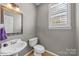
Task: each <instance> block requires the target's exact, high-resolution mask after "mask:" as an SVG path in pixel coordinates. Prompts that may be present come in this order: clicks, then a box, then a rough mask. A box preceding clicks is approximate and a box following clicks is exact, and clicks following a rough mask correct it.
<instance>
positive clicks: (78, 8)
mask: <svg viewBox="0 0 79 59" xmlns="http://www.w3.org/2000/svg"><path fill="white" fill-rule="evenodd" d="M76 37H77V38H76V39H77V40H76V43H77V55H79V3H77V4H76Z"/></svg>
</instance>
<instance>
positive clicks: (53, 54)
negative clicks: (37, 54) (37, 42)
mask: <svg viewBox="0 0 79 59" xmlns="http://www.w3.org/2000/svg"><path fill="white" fill-rule="evenodd" d="M45 51H46V52H48V53H50V54H51V55H52V56H59V55H57V54H55V53H53V52H50V51H48V50H45ZM31 52H33V49H32V50H30V51H29V52H28V53H26V54H25V55H24V56H28V55H29V54H30V53H31Z"/></svg>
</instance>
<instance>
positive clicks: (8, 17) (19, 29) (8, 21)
mask: <svg viewBox="0 0 79 59" xmlns="http://www.w3.org/2000/svg"><path fill="white" fill-rule="evenodd" d="M1 23H2V24H4V26H5V30H6V33H7V34H8V35H15V34H22V33H23V14H22V13H20V12H16V11H14V10H12V9H9V8H6V7H5V6H1Z"/></svg>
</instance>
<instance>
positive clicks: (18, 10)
mask: <svg viewBox="0 0 79 59" xmlns="http://www.w3.org/2000/svg"><path fill="white" fill-rule="evenodd" d="M6 7H7V8H10V9H12V10H15V11H17V12H20V9H19V6H18V5H16V4H15V3H8V4H7V5H6Z"/></svg>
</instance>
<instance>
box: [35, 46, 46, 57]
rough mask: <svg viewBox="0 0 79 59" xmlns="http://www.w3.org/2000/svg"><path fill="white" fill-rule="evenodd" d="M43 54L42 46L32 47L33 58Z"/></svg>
mask: <svg viewBox="0 0 79 59" xmlns="http://www.w3.org/2000/svg"><path fill="white" fill-rule="evenodd" d="M44 52H45V48H44V46H42V45H36V46H34V55H35V56H41V55H42V53H44Z"/></svg>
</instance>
